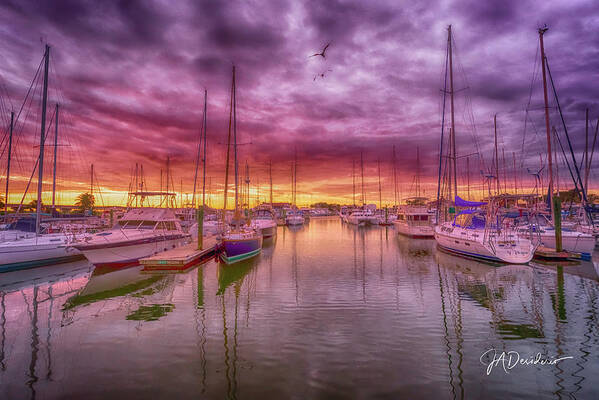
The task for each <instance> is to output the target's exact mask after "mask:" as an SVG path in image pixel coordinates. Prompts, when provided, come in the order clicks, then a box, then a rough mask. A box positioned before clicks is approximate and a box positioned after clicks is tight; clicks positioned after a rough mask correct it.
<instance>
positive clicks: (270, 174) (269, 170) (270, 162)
mask: <svg viewBox="0 0 599 400" xmlns="http://www.w3.org/2000/svg"><path fill="white" fill-rule="evenodd" d="M268 176H269V177H270V208H272V160H270V161H269V162H268Z"/></svg>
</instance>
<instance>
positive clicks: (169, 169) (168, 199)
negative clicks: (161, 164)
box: [166, 156, 171, 208]
mask: <svg viewBox="0 0 599 400" xmlns="http://www.w3.org/2000/svg"><path fill="white" fill-rule="evenodd" d="M170 174H171V156H166V208H170V202H171V197H170V195H169V192H168V187H169V180H170Z"/></svg>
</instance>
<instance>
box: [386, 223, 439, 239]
mask: <svg viewBox="0 0 599 400" xmlns="http://www.w3.org/2000/svg"><path fill="white" fill-rule="evenodd" d="M393 226H394V227H395V230H397V233H399V234H400V235H404V236H409V237H412V238H432V237H434V235H435V231H434V230H433V227H432V226H431V225H410V224H408V223H407V222H406V221H400V220H395V221H393Z"/></svg>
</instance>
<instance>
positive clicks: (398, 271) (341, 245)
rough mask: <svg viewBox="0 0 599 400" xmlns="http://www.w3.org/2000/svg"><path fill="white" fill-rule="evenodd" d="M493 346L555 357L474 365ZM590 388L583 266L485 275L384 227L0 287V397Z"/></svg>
mask: <svg viewBox="0 0 599 400" xmlns="http://www.w3.org/2000/svg"><path fill="white" fill-rule="evenodd" d="M595 259H598V258H597V257H595ZM504 352H505V355H506V357H507V356H508V355H509V356H511V357H512V362H513V361H514V360H515V358H514V357H516V354H517V355H518V357H520V359H521V360H535V359H537V358H538V357H540V358H542V359H548V360H551V359H557V358H564V359H563V360H561V361H559V362H556V363H554V364H543V363H541V362H539V360H538V359H537V362H536V363H535V362H533V361H531V362H530V363H528V364H523V363H518V365H515V366H513V365H510V363H509V360H508V362H507V363H504V362H501V361H498V362H497V363H496V364H491V365H490V366H489V363H490V362H491V361H492V358H493V355H497V356H499V357H500V356H501V354H502V353H504ZM597 376H599V282H598V278H597V272H596V270H595V268H594V265H593V263H592V262H582V263H580V264H578V265H559V266H556V265H551V264H548V265H547V264H541V263H538V262H533V263H531V265H488V264H484V263H480V262H478V261H473V260H468V259H463V258H460V257H456V256H453V255H450V254H446V253H443V252H441V251H439V250H438V249H437V248H436V246H435V242H434V240H414V239H409V238H405V237H400V236H398V235H397V233H396V232H395V231H394V230H393V228H392V227H354V226H348V225H345V224H342V223H341V222H340V221H339V219H338V218H323V219H318V218H312V220H311V221H310V222H309V223H308V224H306V225H305V226H300V227H291V228H289V227H279V228H278V233H277V236H276V238H274V239H273V240H270V241H266V242H265V243H264V248H263V251H262V253H261V254H260V255H258V256H257V257H255V258H254V259H251V260H248V261H245V262H242V263H238V264H233V265H224V264H222V263H219V262H217V261H215V260H210V261H208V262H206V263H204V264H201V265H199V266H196V267H193V268H191V269H188V270H186V271H183V272H179V273H147V272H143V271H142V267H141V266H133V267H129V268H119V269H114V270H107V269H104V270H102V269H94V267H93V266H91V265H90V264H89V263H88V262H87V261H79V262H74V263H69V264H61V265H54V266H48V267H41V268H37V269H31V270H25V271H19V272H11V273H5V274H2V275H0V398H2V399H26V398H30V399H33V398H40V399H60V398H86V399H101V398H102V399H104V398H128V399H148V398H158V399H174V398H177V399H187V398H189V399H191V398H194V399H197V398H200V399H298V400H299V399H316V398H321V399H345V398H357V399H370V398H378V399H397V398H409V399H433V398H434V399H478V398H485V399H505V398H510V399H524V398H537V399H544V398H547V399H554V398H577V399H598V398H599V385H597V383H596V378H597Z"/></svg>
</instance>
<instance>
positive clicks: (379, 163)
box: [377, 159, 383, 209]
mask: <svg viewBox="0 0 599 400" xmlns="http://www.w3.org/2000/svg"><path fill="white" fill-rule="evenodd" d="M377 164H378V165H377V166H378V170H379V209H382V208H383V194H382V190H381V160H380V159H378V160H377Z"/></svg>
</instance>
